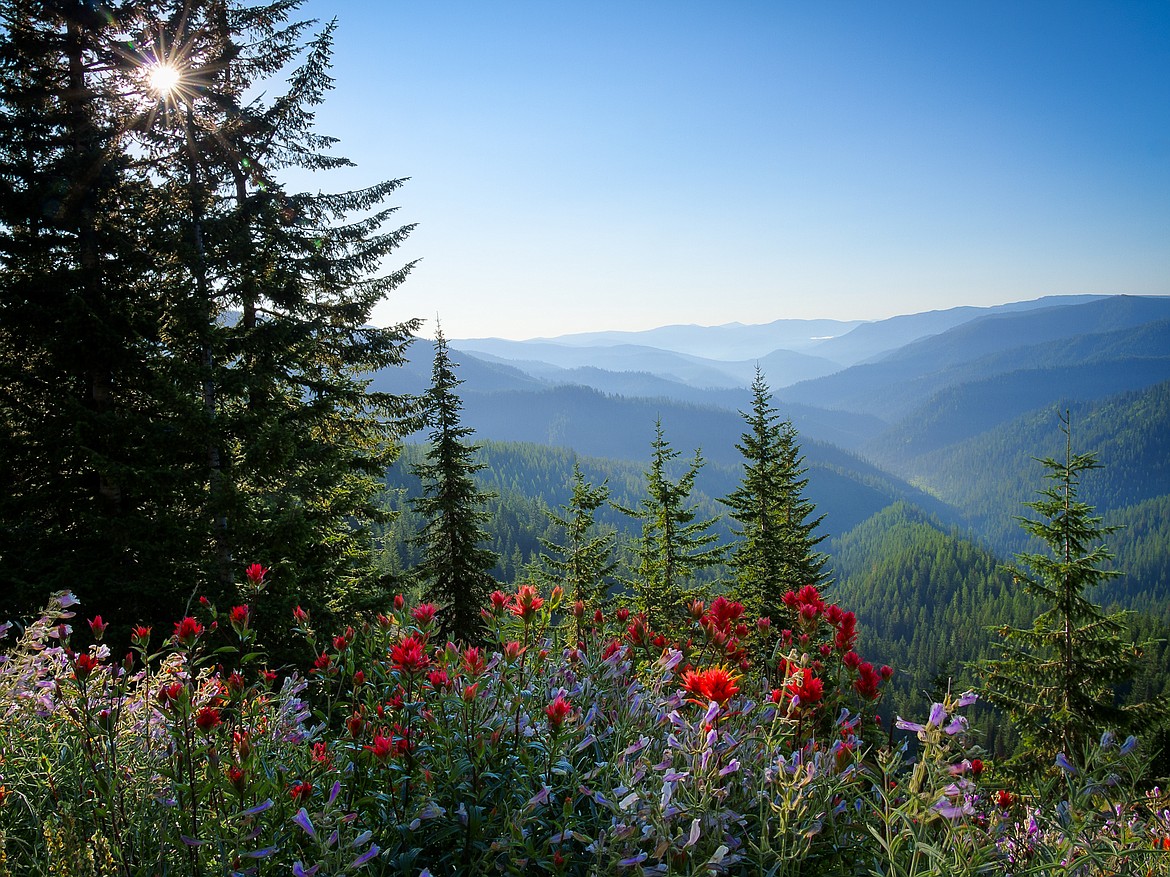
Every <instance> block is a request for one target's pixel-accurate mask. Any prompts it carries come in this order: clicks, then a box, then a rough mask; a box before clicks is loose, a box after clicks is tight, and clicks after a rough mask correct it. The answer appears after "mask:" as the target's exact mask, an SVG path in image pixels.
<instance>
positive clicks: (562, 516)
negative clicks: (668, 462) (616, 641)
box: [540, 460, 617, 639]
mask: <svg viewBox="0 0 1170 877" xmlns="http://www.w3.org/2000/svg"><path fill="white" fill-rule="evenodd" d="M608 501H609V486H608V485H607V484H604V483H602V484H599V485H596V486H594V485H593V484H590V483H589V482H588V481H586V480H585V476H584V474H582V472H581V465H580V463H578V462H577V461H576V460H574V461H573V493H572V496H571V497H570V499H569V502H568V503H566V504H565V505H563V506H561V512H559V513H558V512H555V511H552V510H548V511H546V512H545V514H546V515H547V516H548V519H549V521H550V522H551V523H552V524H553V525H554V526H555V527H557V528H558V529H559V530H560V531H561V532H562V533H563V534H564V536H563V540H564V541H563V542H560V543H558V542H554V541H552V540H551V539H541V540H540V542H541V545H542V546H543V547H544V549H545V552H546V553H545V554H544V555H542V557H541V560H542V562H543V565H544V568H545V569H546V570H547V572H546V573H545V575H546V576H547V577H548V578H549V579H550V580H551V581H553V582H555V583H556V584H559V585H561V586H562V587H563V588H564V589H565V593H566V594H567V595H568V598H569V599H570V600H572V601H573V602H574V603H575V602H576V601H578V600H580V601H581V602H582V603H584V604H585V605H586V607H588V608H589V609H591V610H592V609H597V608H600V607H601V605H602V604H603V603H604V602H605V598H606V592H607V591H608V590H609V578H610V576H611V574H612V573H613V570H614V568H615V567H616V566H617V561H616V560H615V559H614V556H613V552H614V533H613V532H612V531H606V532H600V533H599V532H596V520H595V516H596V513H597V510H598V509H599V508H601V507H602V506H604V505H605V504H606V503H607V502H608ZM577 635H578V639H580V635H581V631H580V630H578V631H577Z"/></svg>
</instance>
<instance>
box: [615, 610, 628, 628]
mask: <svg viewBox="0 0 1170 877" xmlns="http://www.w3.org/2000/svg"><path fill="white" fill-rule="evenodd" d="M614 614H615V615H616V616H617V620H618V623H619V624H625V623H626V622H627V621H628V620H629V618H630V610H629V609H627V608H626V607H625V606H622V607H621V608H620V609H618V611H617V612H616V613H614Z"/></svg>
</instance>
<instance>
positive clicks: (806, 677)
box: [784, 667, 825, 708]
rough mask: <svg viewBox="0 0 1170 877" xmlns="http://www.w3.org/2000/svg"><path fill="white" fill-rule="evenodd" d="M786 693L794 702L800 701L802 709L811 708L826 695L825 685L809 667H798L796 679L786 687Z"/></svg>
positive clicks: (791, 680)
mask: <svg viewBox="0 0 1170 877" xmlns="http://www.w3.org/2000/svg"><path fill="white" fill-rule="evenodd" d="M784 690H785V692H787V694H788V696H789V697H790V698H792V699H793V700H796V699H797V698H799V699H800V701H799V704H798V705H799V706H800V707H802V708H803V707H811V706H812V705H813V704H815V703H816V702H817V701H819V700H820V699H821V698H822V697H823V696H824V694H825V683H824V682H822V681H821V680H820V679H818V678H817V677H816V676H814V675H813V671H812V670H810V669H809V668H808V667H798V668H797V670H796V673H795V674H794V678H792V679H790V680H789V681H788V683H787V684H786V685H785V686H784Z"/></svg>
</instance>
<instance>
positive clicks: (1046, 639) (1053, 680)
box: [982, 418, 1150, 769]
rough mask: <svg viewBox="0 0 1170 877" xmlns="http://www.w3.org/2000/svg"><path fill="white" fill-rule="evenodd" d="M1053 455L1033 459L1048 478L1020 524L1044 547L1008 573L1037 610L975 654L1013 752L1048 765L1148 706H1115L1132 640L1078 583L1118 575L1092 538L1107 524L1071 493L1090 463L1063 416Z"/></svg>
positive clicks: (1029, 762) (1120, 616) (1133, 653)
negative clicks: (989, 656)
mask: <svg viewBox="0 0 1170 877" xmlns="http://www.w3.org/2000/svg"><path fill="white" fill-rule="evenodd" d="M1062 422H1063V427H1064V433H1065V437H1066V446H1065V455H1064V459H1063V460H1058V459H1055V458H1047V459H1044V460H1041V461H1040V462H1041V463H1042V465H1043V466H1044V467H1045V468H1046V469H1047V472H1046V473H1045V477H1046V478H1047V479H1049V481H1050V483H1049V485H1048V486H1047V487H1045V488H1044V489H1043V490H1041V491H1040V499H1038V500H1035V501H1033V502H1029V503H1026V505H1027V506H1028V507H1029V508H1031V509H1032V510H1033V511H1035V512H1036V513H1037V515H1038V516H1039V517H1038V518H1036V519H1032V518H1020V519H1019V520H1020V524H1021V526H1022V527H1023V528H1024V530H1025V531H1027V532H1028V533H1029V534H1031V535H1032V536H1035V537H1037V538H1038V539H1040V540H1041V541H1042V542H1043V543H1044V544H1045V545H1046V546H1047V549H1048V550H1047V552H1045V553H1029V554H1021V555H1018V560H1019V563H1018V564H1017V565H1015V566H1012V567H1008V572H1010V573H1011V574H1012V576H1013V579H1014V580H1015V581H1016V582H1018V583H1019V584H1021V585H1022V586H1023V588H1024V589H1025V591H1026V592H1027V593H1029V594H1030V595H1032V596H1033V597H1034V598H1036V600H1037V601H1038V602H1039V604H1040V605H1041V607H1043V611H1041V613H1040V614H1039V615H1038V616H1036V618H1035V619H1034V620H1033V622H1032V626H1031V627H1029V628H1016V627H1008V626H1004V627H1002V628H1000V629H999V631H998V633H999V635H1000V636H1001V637H1002V639H1003V641H1004V642H1003V647H1002V654H1001V657H999V658H997V659H994V660H988V661H985V662H983V663H982V671H983V673H984V675H985V680H986V682H985V684H986V689H987V693H988V695H989V697H990V699H991V701H992V702H993V703H995V704H996V705H997V706H999V707H1000V708H1002V709H1003V710H1004V711H1005V712H1006V713H1007V715H1008V716H1009V717H1010V719H1011V720H1012V722H1013V724H1014V725H1015V726H1016V728H1017V729H1018V731H1019V733H1020V738H1021V747H1020V750H1019V751H1018V752H1017V754H1016V756H1015V757H1014V759H1013V760H1014V761H1015V762H1016V763H1017V764H1019V765H1020V766H1022V767H1025V768H1031V769H1044V768H1046V767H1051V765H1052V763H1053V758H1054V757H1055V755H1056V753H1057V752H1064V753H1065V756H1066V757H1067V758H1068V759H1070V760H1073V761H1075V760H1076V759H1077V758H1078V757H1079V756H1080V755H1081V753H1082V750H1083V748H1084V747H1085V745H1086V744H1087V743H1089V742H1090V741H1092V740H1093V739H1095V738H1096V737H1097V736H1098V735H1100V734H1101V733H1102V732H1103V731H1106V730H1111V731H1126V730H1131V729H1134V728H1136V727H1138V726H1139V725H1140V724H1141V723H1142V722H1143V721H1144V720H1145V719H1146V718H1147V717H1148V715H1149V712H1150V705H1148V704H1146V705H1136V706H1129V707H1122V706H1119V705H1118V701H1117V696H1116V692H1117V688H1118V686H1121V685H1123V684H1125V683H1127V682H1129V681H1131V680H1133V679H1134V678H1135V677H1136V675H1137V673H1138V672H1139V669H1140V667H1139V656H1140V653H1141V647H1136V646H1135V645H1134V643H1133V642H1131V641H1128V640H1127V639H1126V636H1125V634H1126V630H1127V625H1126V616H1127V613H1124V612H1119V613H1113V614H1109V613H1106V612H1104V611H1103V610H1102V608H1101V607H1100V606H1099V605H1098V604H1097V603H1094V602H1093V601H1092V600H1091V599H1090V598H1089V596H1088V592H1089V591H1091V590H1092V589H1093V588H1096V587H1098V586H1100V585H1102V584H1103V583H1105V582H1107V581H1109V580H1110V579H1113V578H1115V577H1116V576H1118V575H1120V573H1119V572H1118V571H1116V570H1112V569H1108V568H1107V567H1106V564H1107V563H1108V562H1109V560H1111V558H1112V555H1111V554H1110V553H1109V551H1108V549H1107V548H1106V547H1105V545H1104V544H1103V542H1102V540H1103V539H1104V537H1106V536H1108V535H1109V534H1110V533H1112V532H1114V531H1115V529H1116V528H1113V527H1108V526H1105V525H1103V524H1102V521H1101V518H1099V517H1097V516H1095V515H1094V514H1093V507H1092V506H1090V505H1088V504H1086V503H1084V502H1082V501H1080V500H1079V499H1078V498H1077V491H1078V488H1079V485H1080V481H1081V477H1082V475H1083V474H1084V473H1086V472H1090V471H1092V470H1094V469H1097V468H1099V464H1098V463H1097V460H1096V455H1094V454H1074V453H1073V452H1072V435H1071V429H1070V428H1069V424H1068V421H1067V419H1064V418H1062Z"/></svg>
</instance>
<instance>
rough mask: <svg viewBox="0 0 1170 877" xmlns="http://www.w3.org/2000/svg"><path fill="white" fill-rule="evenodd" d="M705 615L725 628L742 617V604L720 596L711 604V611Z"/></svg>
mask: <svg viewBox="0 0 1170 877" xmlns="http://www.w3.org/2000/svg"><path fill="white" fill-rule="evenodd" d="M707 614H708V615H709V616H710V617H711V618H712V619H714V621H715V623H716V624H717V625H719V626H720V627H724V628H726V627H728V626H730V625H731V624H734V623H735V622H736V621H738V620H739V618H740V616H741V615H743V604H742V603H736V602H733V601H731V600H728V599H727V598H726V597H724V596H723V595H722V594H721V595H719V596H718V597H716V598H715V599H714V600H713V601H712V602H711V609H710V610H709V612H708V613H707Z"/></svg>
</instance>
